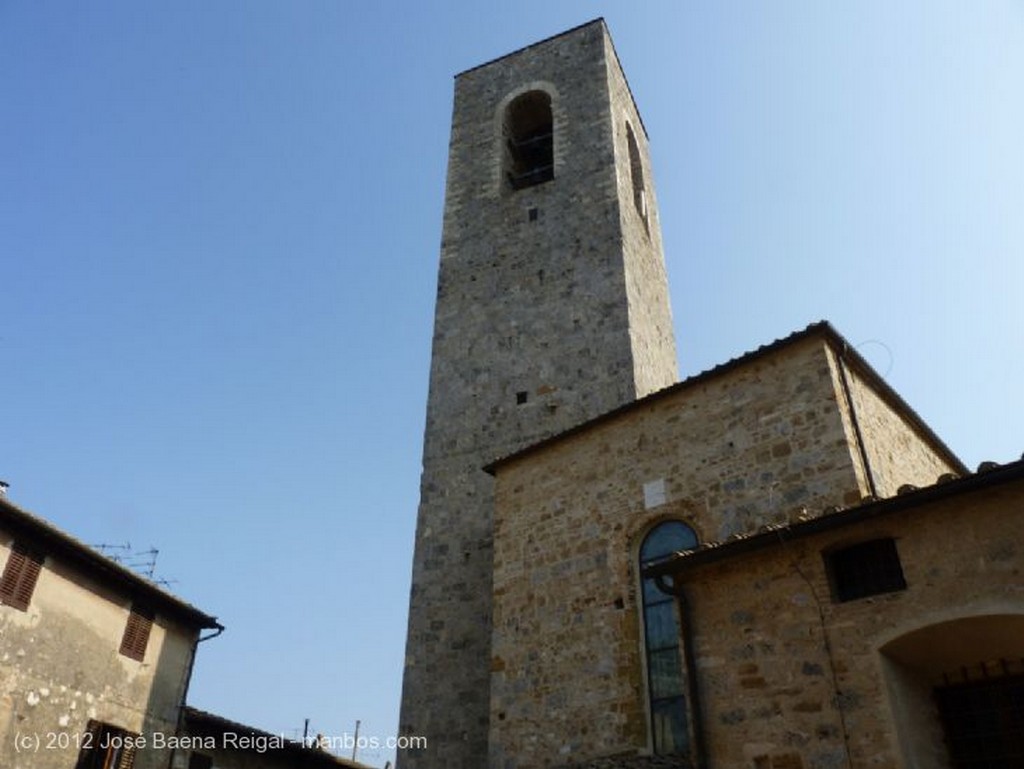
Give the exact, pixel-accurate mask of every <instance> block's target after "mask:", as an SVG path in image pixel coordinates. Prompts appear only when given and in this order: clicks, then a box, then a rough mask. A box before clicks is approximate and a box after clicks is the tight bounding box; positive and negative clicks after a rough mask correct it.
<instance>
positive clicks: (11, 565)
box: [0, 543, 43, 611]
mask: <svg viewBox="0 0 1024 769" xmlns="http://www.w3.org/2000/svg"><path fill="white" fill-rule="evenodd" d="M42 568H43V556H41V555H40V554H39V553H35V552H32V551H31V550H29V549H28V548H27V547H25V546H24V545H22V544H19V543H15V545H14V547H12V548H11V555H10V557H9V558H8V559H7V565H6V566H5V567H4V573H3V576H2V577H0V603H5V604H7V605H8V606H11V607H13V608H15V609H20V610H21V611H25V610H27V609H28V605H29V602H31V600H32V592H33V591H34V590H35V589H36V581H37V580H38V579H39V572H40V571H42Z"/></svg>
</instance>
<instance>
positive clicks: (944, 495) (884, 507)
mask: <svg viewBox="0 0 1024 769" xmlns="http://www.w3.org/2000/svg"><path fill="white" fill-rule="evenodd" d="M1020 480H1024V459H1021V460H1018V461H1016V462H1009V463H1007V464H1004V465H995V464H994V463H983V465H982V466H981V469H979V471H978V472H976V473H973V474H970V475H967V476H965V477H962V478H955V477H949V476H942V477H941V478H940V479H939V480H938V481H937V482H936V483H934V484H932V485H931V486H925V487H923V488H919V489H914V488H912V487H905V490H904V492H903V493H900V494H897V496H895V497H888V498H886V499H880V500H873V499H869V500H866V501H865V502H863V503H861V504H859V505H855V506H853V507H847V508H829V509H827V510H826V511H824V512H823V514H821V515H818V516H813V517H808V516H806V514H805V515H804V516H801V518H800V519H798V520H797V521H794V522H789V523H782V524H766V525H765V526H762V527H761V528H760V529H758V530H756V531H752V532H749V533H745V534H739V535H734V536H733V537H731V538H730V539H728V540H726V541H724V542H709V543H706V544H704V545H703V546H701V547H699V548H697V549H696V550H689V551H686V552H681V553H676V554H675V555H674V556H672V557H671V558H668V559H667V560H664V561H661V562H659V563H656V564H654V565H652V566H649V567H647V568H646V569H644V572H643V575H644V577H658V576H668V575H681V574H684V573H686V572H688V571H690V570H692V569H696V568H699V567H701V566H704V565H707V564H710V563H717V562H719V561H724V560H728V559H730V558H736V557H739V556H742V555H746V554H748V553H752V552H755V551H759V550H764V549H767V548H770V547H774V546H776V545H784V544H785V543H787V542H790V541H792V540H795V539H800V538H802V537H807V536H811V535H813V534H818V533H821V532H825V531H832V530H835V529H840V528H842V527H844V526H852V525H854V524H857V523H860V522H863V521H865V520H870V519H873V518H878V517H882V516H885V515H891V514H893V513H896V512H900V511H903V510H911V509H913V508H915V507H921V506H923V505H927V504H931V503H933V502H938V501H943V500H946V499H950V498H953V497H956V496H960V495H963V494H970V493H972V492H975V491H982V490H987V489H990V488H995V487H997V486H1001V485H1003V484H1007V483H1013V482H1015V481H1020Z"/></svg>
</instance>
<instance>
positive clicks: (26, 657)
mask: <svg viewBox="0 0 1024 769" xmlns="http://www.w3.org/2000/svg"><path fill="white" fill-rule="evenodd" d="M0 564H3V574H2V577H0V766H3V767H4V768H5V769H68V768H69V767H72V766H76V761H77V762H78V764H77V765H78V766H79V767H81V768H82V769H130V768H131V767H133V766H134V767H136V769H165V768H166V767H167V760H168V752H167V751H166V750H137V749H136V748H137V747H138V739H139V738H140V737H141V736H144V735H145V736H147V737H150V736H152V735H154V734H160V735H168V736H173V735H176V734H177V730H178V716H179V713H180V707H181V706H182V705H183V703H184V698H185V694H186V692H187V690H188V682H189V678H190V676H191V672H192V664H193V660H194V658H195V654H196V648H197V645H198V643H199V641H200V638H201V633H203V631H210V632H211V633H214V634H215V633H218V632H220V630H222V628H221V626H220V625H219V624H218V623H217V620H216V619H214V618H213V617H211V616H209V615H207V614H205V613H204V612H202V611H200V610H199V609H196V608H195V607H193V606H190V605H189V604H187V603H185V602H184V601H181V600H180V599H178V598H175V597H174V596H172V595H170V594H169V593H167V592H165V591H163V590H161V589H160V588H159V587H157V586H156V585H155V584H153V583H152V582H150V581H148V580H146V579H144V578H142V577H140V576H139V575H137V574H135V573H134V572H131V571H129V570H128V569H125V568H123V567H122V566H120V565H118V564H116V563H114V562H113V561H111V560H110V559H108V558H105V557H104V556H102V555H100V554H99V553H97V552H95V551H93V550H92V549H91V548H88V547H86V546H85V545H83V544H81V543H80V542H78V541H77V540H75V539H74V538H72V537H70V536H68V535H67V534H65V533H63V532H61V531H59V530H58V529H56V528H55V527H53V526H52V525H50V524H49V523H47V522H46V521H43V520H42V519H40V518H37V517H36V516H34V515H31V514H30V513H28V512H26V511H24V510H21V509H20V508H18V507H16V506H15V505H13V504H11V503H10V502H9V501H8V500H7V499H5V498H3V497H0Z"/></svg>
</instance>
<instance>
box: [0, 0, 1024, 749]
mask: <svg viewBox="0 0 1024 769" xmlns="http://www.w3.org/2000/svg"><path fill="white" fill-rule="evenodd" d="M599 15H603V16H604V17H605V18H606V19H607V21H608V24H609V27H610V29H611V31H612V35H613V37H614V39H615V42H616V46H617V49H618V51H619V54H620V57H621V59H622V62H623V65H624V67H625V69H626V72H627V75H628V77H629V79H630V82H631V85H632V87H633V91H634V94H635V96H636V99H637V102H638V104H639V108H640V111H641V114H642V115H643V117H644V121H645V124H646V126H647V129H648V132H649V135H650V139H651V145H652V155H653V162H654V171H655V174H654V176H655V179H654V182H655V185H656V190H657V195H658V200H659V204H660V207H661V219H662V222H663V226H664V236H665V237H664V239H665V247H666V255H667V260H668V268H669V275H670V280H671V282H672V287H673V293H672V300H673V310H674V315H675V323H676V328H677V338H678V346H679V350H680V371H681V374H682V375H683V376H685V375H689V374H693V373H696V372H698V371H700V370H702V369H705V368H707V367H709V366H712V365H714V364H716V363H718V362H721V361H723V360H725V359H727V358H729V357H733V356H735V355H737V354H740V353H742V352H744V351H746V350H749V349H751V348H753V347H756V346H758V345H760V344H763V343H765V342H768V341H771V340H772V339H774V338H776V337H779V336H783V335H785V334H787V333H789V332H790V331H792V330H794V329H797V328H802V327H803V326H805V325H806V324H807V323H809V322H811V321H814V320H818V319H821V318H827V319H829V320H831V321H832V322H833V323H834V324H835V325H836V327H837V328H838V329H839V330H840V332H842V333H843V334H845V335H846V336H847V338H848V339H849V340H850V341H851V342H852V343H854V344H855V345H858V346H859V349H860V350H861V351H862V353H863V354H864V355H865V356H866V357H867V358H868V359H869V360H870V361H871V362H872V363H873V364H874V365H875V366H876V367H877V368H878V369H879V371H880V372H881V373H882V374H884V375H885V376H886V377H887V378H888V380H889V382H890V383H891V384H892V385H893V386H894V387H895V388H896V389H897V390H898V391H899V392H900V393H902V394H903V396H904V397H905V398H906V399H907V401H909V403H910V404H911V405H912V406H914V407H915V408H916V409H917V410H918V411H919V413H920V414H921V415H922V417H923V418H924V419H925V420H926V421H928V422H929V423H930V424H931V425H932V426H933V427H934V428H935V429H936V431H937V432H938V433H939V434H940V435H941V436H943V437H944V438H945V439H946V440H947V442H948V443H949V445H950V446H951V447H952V448H953V449H954V451H957V452H958V453H959V454H960V455H961V457H962V458H963V459H964V460H965V461H966V462H967V463H968V464H969V465H971V466H974V465H975V464H977V463H978V462H979V461H980V460H983V459H995V460H999V461H1007V460H1011V459H1015V458H1017V457H1019V456H1020V454H1021V451H1022V450H1024V409H1022V408H1021V406H1020V390H1021V382H1024V365H1022V354H1021V353H1022V342H1024V338H1022V337H1024V310H1022V304H1024V292H1022V289H1024V259H1022V257H1024V141H1022V137H1024V5H1022V4H1021V3H1020V2H996V1H995V0H992V1H988V0H986V1H984V2H979V3H963V2H941V1H940V0H927V1H922V2H901V3H891V2H887V1H886V2H879V1H876V2H864V3H825V4H823V3H819V2H814V1H812V0H808V1H807V2H772V3H763V2H744V3H740V2H714V3H712V2H707V3H701V4H698V3H695V2H675V1H674V2H652V1H645V2H642V3H640V2H628V3H627V2H623V3H602V2H561V3H554V4H552V3H549V2H543V3H541V2H534V1H533V0H529V1H521V2H517V3H512V4H509V3H506V4H501V5H499V4H495V5H493V6H492V5H485V4H481V3H469V2H446V3H437V4H426V3H408V4H395V3H365V4H357V3H349V2H299V1H288V2H285V1H284V0H281V2H276V3H271V2H265V1H253V0H245V1H244V2H242V1H240V0H236V1H228V0H221V1H219V2H216V3H210V2H197V1H195V0H182V1H179V2H145V3H140V2H136V1H135V0H132V1H131V2H128V1H124V2H113V1H103V0H100V1H97V2H88V3H83V2H71V0H65V2H46V1H45V0H31V1H30V0H0V268H2V269H0V291H2V302H0V360H2V361H3V372H4V375H3V382H2V384H0V393H2V403H3V428H2V436H3V440H2V442H0V478H3V479H4V480H7V481H9V482H10V483H11V491H10V497H11V499H12V500H13V501H14V502H16V503H18V504H20V505H22V506H23V507H26V508H28V509H30V510H33V511H34V512H36V513H38V514H40V515H42V516H44V517H47V518H49V519H51V520H53V521H54V522H55V523H56V524H57V525H59V526H61V527H62V528H64V529H66V530H67V531H69V532H71V533H73V534H75V535H77V536H79V537H80V538H81V539H83V540H84V541H86V542H92V543H98V542H106V543H121V542H130V543H131V544H132V545H133V546H134V547H135V548H136V549H146V548H148V547H150V546H151V545H152V546H155V547H157V548H159V549H160V556H159V561H158V574H159V575H160V576H163V577H165V578H170V579H174V580H177V581H176V582H175V583H174V584H173V585H172V589H173V590H174V591H175V592H177V593H179V594H180V595H182V596H183V597H184V598H186V599H188V600H190V601H192V602H193V603H195V604H196V605H198V606H199V607H201V608H202V609H204V610H206V611H208V612H210V613H213V614H216V615H218V616H219V617H220V618H221V620H222V621H223V623H224V624H225V625H226V626H227V632H226V633H225V634H224V635H223V636H221V637H220V638H218V639H216V640H215V641H211V642H210V643H208V644H204V647H203V648H202V649H201V652H200V658H199V664H198V666H197V668H196V671H195V677H194V683H193V689H192V699H193V703H194V704H195V705H196V706H198V707H202V708H206V709H209V710H213V711H216V712H218V713H220V714H223V715H225V716H227V717H229V718H233V719H236V720H241V721H244V722H249V723H253V724H255V725H258V726H260V727H263V728H266V729H269V730H273V731H285V732H286V733H295V730H299V729H301V727H302V723H303V719H304V718H307V717H308V718H310V719H311V721H312V728H313V729H314V730H318V731H322V732H325V733H328V734H339V733H341V732H343V731H345V730H349V731H350V730H351V729H352V727H353V725H354V722H355V721H356V719H361V720H362V722H363V731H364V734H375V735H381V736H386V735H389V734H392V733H393V732H394V731H395V729H396V727H397V721H398V715H397V713H398V699H399V691H400V680H401V668H402V655H403V647H404V635H405V616H406V601H407V595H408V587H409V567H410V559H411V552H412V538H413V527H414V522H415V512H416V504H417V497H418V488H417V486H418V480H419V462H420V449H421V441H422V430H423V424H424V408H425V402H426V390H427V366H428V360H429V345H430V336H431V323H432V318H431V314H432V305H433V297H434V281H435V275H436V263H437V255H438V246H439V242H440V226H441V208H442V204H443V192H444V173H445V163H446V153H447V141H448V128H449V125H448V124H449V118H450V110H451V89H452V76H453V75H454V74H455V73H457V72H459V71H461V70H464V69H467V68H469V67H472V66H475V65H477V64H480V63H482V62H484V61H486V60H489V59H492V58H494V57H496V56H499V55H501V54H503V53H506V52H509V51H511V50H513V49H515V48H518V47H520V46H522V45H525V44H528V43H530V42H533V41H535V40H537V39H540V38H543V37H547V36H549V35H551V34H554V33H557V32H560V31H562V30H564V29H566V28H569V27H572V26H575V25H577V24H579V23H581V22H584V21H587V20H589V19H592V18H594V17H596V16H599ZM363 758H365V759H366V760H367V761H369V762H371V763H379V764H383V762H384V760H385V759H386V758H387V756H386V755H384V754H380V755H377V756H374V755H364V756H363Z"/></svg>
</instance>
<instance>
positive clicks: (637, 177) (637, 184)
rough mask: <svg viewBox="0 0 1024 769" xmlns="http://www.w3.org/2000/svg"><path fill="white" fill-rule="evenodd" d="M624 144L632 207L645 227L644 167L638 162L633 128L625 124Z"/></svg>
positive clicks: (638, 157) (637, 148)
mask: <svg viewBox="0 0 1024 769" xmlns="http://www.w3.org/2000/svg"><path fill="white" fill-rule="evenodd" d="M626 144H627V146H628V148H629V178H630V180H631V181H632V182H633V205H635V206H636V210H637V213H639V214H640V218H641V219H643V221H644V227H646V226H647V188H646V186H645V185H644V166H643V163H642V162H641V161H640V147H639V145H638V144H637V143H636V135H635V134H634V133H633V126H631V125H630V124H629V123H626Z"/></svg>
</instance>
